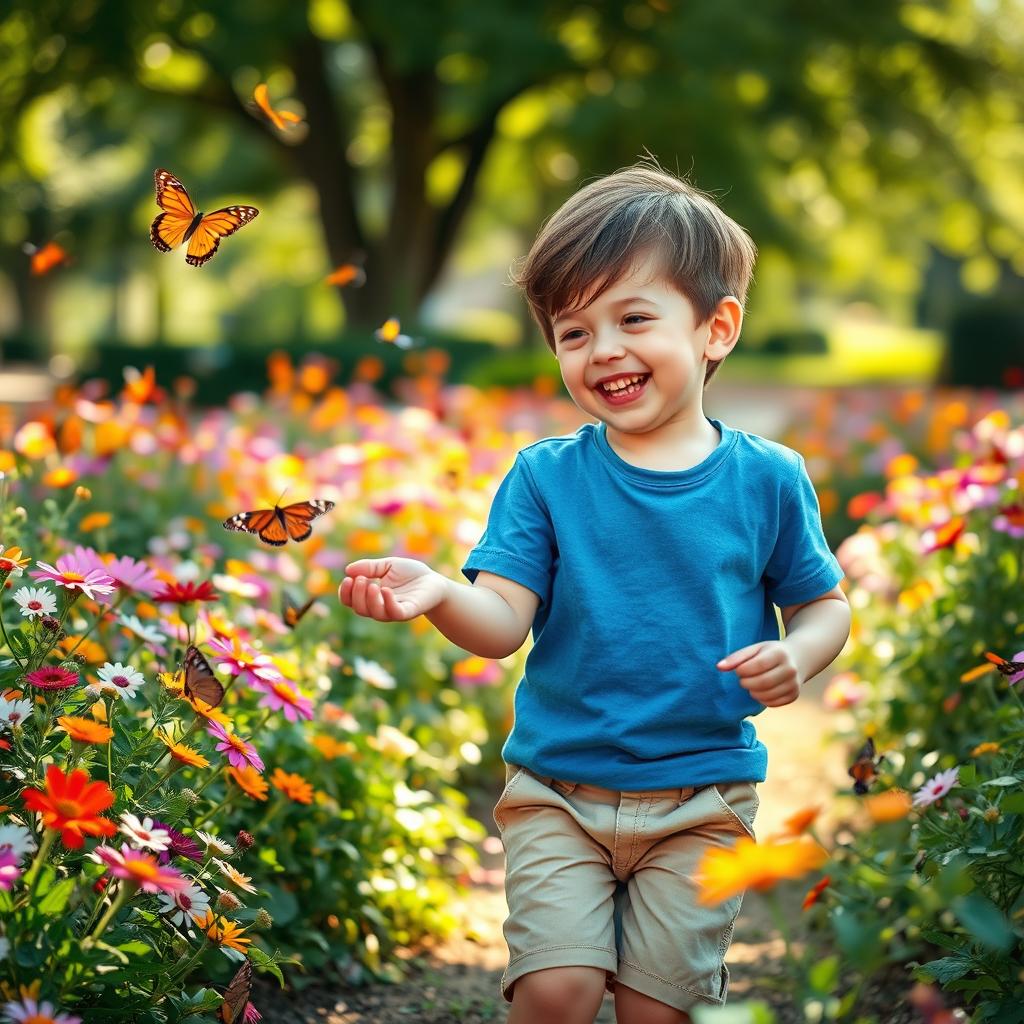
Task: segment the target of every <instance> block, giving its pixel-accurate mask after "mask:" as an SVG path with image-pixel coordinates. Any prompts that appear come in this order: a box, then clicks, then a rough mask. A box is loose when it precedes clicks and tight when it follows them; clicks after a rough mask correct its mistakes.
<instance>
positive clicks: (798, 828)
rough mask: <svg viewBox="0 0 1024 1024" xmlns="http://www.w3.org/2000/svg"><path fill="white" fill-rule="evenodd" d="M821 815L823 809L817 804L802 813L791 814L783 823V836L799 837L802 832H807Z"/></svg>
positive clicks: (806, 808)
mask: <svg viewBox="0 0 1024 1024" xmlns="http://www.w3.org/2000/svg"><path fill="white" fill-rule="evenodd" d="M820 813H821V807H820V806H819V805H817V804H815V805H814V806H813V807H805V808H804V809H803V810H802V811H797V812H796V814H791V815H790V816H789V817H788V818H787V819H786V820H785V821H784V822H783V823H782V835H783V836H798V835H800V834H801V833H802V832H806V831H807V829H808V828H810V826H811V825H813V824H814V819H815V818H817V817H818V815H819V814H820Z"/></svg>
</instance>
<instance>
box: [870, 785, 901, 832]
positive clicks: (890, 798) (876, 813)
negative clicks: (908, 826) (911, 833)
mask: <svg viewBox="0 0 1024 1024" xmlns="http://www.w3.org/2000/svg"><path fill="white" fill-rule="evenodd" d="M912 804H913V801H912V800H911V797H910V794H909V793H908V792H907V791H906V790H903V789H887V790H885V792H883V793H875V794H873V795H871V796H866V797H865V798H864V807H865V809H866V810H867V812H868V814H869V815H871V819H872V821H874V822H876V823H878V824H881V823H883V822H886V821H899V820H900V818H905V817H906V816H907V815H908V814H909V813H910V808H911V806H912Z"/></svg>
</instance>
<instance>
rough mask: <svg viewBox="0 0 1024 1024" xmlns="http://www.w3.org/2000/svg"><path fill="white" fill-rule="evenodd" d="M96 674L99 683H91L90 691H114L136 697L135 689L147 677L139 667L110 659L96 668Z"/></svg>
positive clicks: (124, 695) (117, 693)
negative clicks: (111, 661)
mask: <svg viewBox="0 0 1024 1024" xmlns="http://www.w3.org/2000/svg"><path fill="white" fill-rule="evenodd" d="M96 675H98V676H99V683H93V684H90V685H89V686H88V687H87V689H88V690H89V691H90V692H95V691H96V690H98V691H99V692H100V693H103V692H104V691H112V692H113V693H115V694H116V695H117V696H119V697H134V696H135V691H136V690H138V689H139V687H140V686H142V685H143V684H144V683H145V682H146V677H145V676H144V675H143V674H142V673H141V672H140V671H139V670H138V669H137V668H132V666H131V665H122V664H121V662H119V661H118V662H115V663H114V664H111V663H110V662H109V661H108V662H107V663H106V664H105V665H104V666H103V667H102V668H99V669H97V670H96Z"/></svg>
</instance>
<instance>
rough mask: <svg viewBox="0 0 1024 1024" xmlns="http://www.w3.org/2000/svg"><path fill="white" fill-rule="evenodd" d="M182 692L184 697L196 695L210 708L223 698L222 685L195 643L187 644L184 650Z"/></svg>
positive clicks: (194, 696)
mask: <svg viewBox="0 0 1024 1024" xmlns="http://www.w3.org/2000/svg"><path fill="white" fill-rule="evenodd" d="M183 692H184V694H185V696H186V697H192V698H193V699H194V698H196V697H198V698H199V700H201V701H203V702H204V703H205V704H209V705H210V707H211V708H215V707H217V705H218V704H220V702H221V701H222V700H223V699H224V687H223V686H222V685H221V682H220V680H219V679H218V678H217V677H216V676H215V675H214V674H213V669H212V668H210V663H209V662H208V661H207V660H206V658H205V657H203V652H202V651H200V650H199V648H198V647H196V646H195V644H189V645H188V649H187V650H186V651H185V684H184V687H183Z"/></svg>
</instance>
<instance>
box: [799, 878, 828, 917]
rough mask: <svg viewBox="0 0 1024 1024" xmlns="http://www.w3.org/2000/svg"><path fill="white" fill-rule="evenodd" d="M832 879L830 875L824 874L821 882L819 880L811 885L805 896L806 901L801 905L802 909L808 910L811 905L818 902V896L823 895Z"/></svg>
mask: <svg viewBox="0 0 1024 1024" xmlns="http://www.w3.org/2000/svg"><path fill="white" fill-rule="evenodd" d="M831 881H832V879H831V878H830V877H829V876H828V875H824V876H823V877H822V879H821V881H820V882H817V883H815V884H814V885H813V886H811V888H810V890H809V891H808V893H807V895H806V896H805V897H804V902H803V904H802V905H801V908H800V909H801V910H806V909H807V908H808V907H811V906H813V905H814V904H815V903H817V902H818V898H819V897H820V896H821V894H822V892H823V891H824V889H825V886H827V885H828V883H829V882H831Z"/></svg>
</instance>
